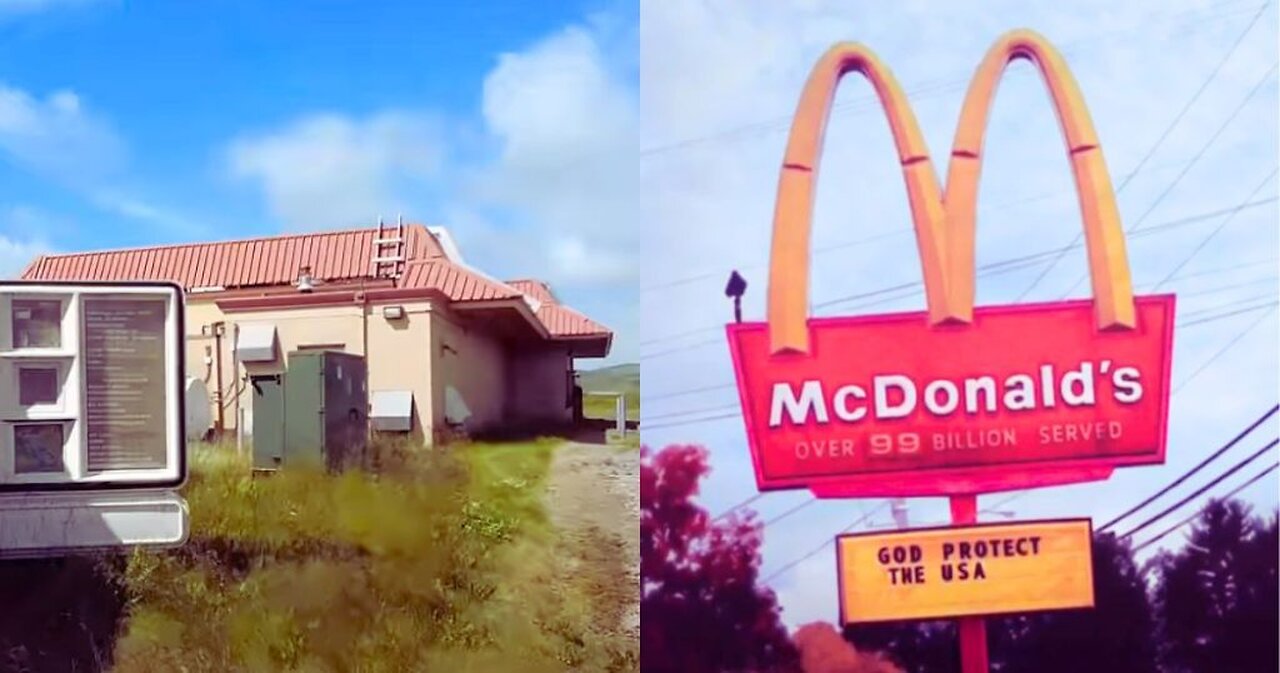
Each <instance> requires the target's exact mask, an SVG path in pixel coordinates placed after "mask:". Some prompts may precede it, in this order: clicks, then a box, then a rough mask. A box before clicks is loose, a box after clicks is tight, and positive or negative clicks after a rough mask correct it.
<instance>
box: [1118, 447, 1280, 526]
mask: <svg viewBox="0 0 1280 673" xmlns="http://www.w3.org/2000/svg"><path fill="white" fill-rule="evenodd" d="M1277 444H1280V438H1278V439H1273V440H1271V441H1270V442H1267V444H1266V445H1265V446H1263V447H1262V448H1261V449H1258V450H1257V451H1255V452H1253V453H1252V454H1250V455H1249V457H1248V458H1245V459H1244V460H1242V461H1240V462H1238V463H1236V464H1235V465H1233V466H1232V467H1231V469H1229V470H1227V471H1226V472H1223V473H1222V474H1220V475H1218V478H1216V479H1214V480H1213V481H1211V482H1209V483H1207V484H1205V485H1204V486H1201V487H1200V488H1198V489H1196V490H1195V491H1194V492H1193V493H1191V495H1188V496H1187V497H1185V498H1183V499H1181V500H1179V501H1178V502H1175V503H1173V504H1172V505H1170V506H1168V507H1166V508H1165V509H1164V510H1162V511H1161V512H1160V513H1159V514H1156V515H1154V516H1152V517H1150V518H1148V519H1147V520H1146V521H1143V522H1142V523H1140V524H1138V525H1137V526H1136V527H1134V528H1133V529H1132V530H1130V531H1129V532H1127V533H1125V534H1124V535H1120V536H1118V537H1122V538H1125V537H1133V535H1134V534H1135V533H1137V532H1138V531H1140V530H1143V529H1145V528H1146V527H1147V526H1150V525H1151V524H1153V523H1155V522H1157V521H1159V520H1160V519H1163V518H1164V517H1166V516H1168V515H1169V514H1170V513H1171V512H1173V511H1175V510H1177V509H1178V508H1179V507H1182V506H1183V505H1185V504H1187V503H1188V502H1191V501H1192V500H1193V499H1195V498H1196V497H1197V496H1199V495H1201V494H1202V493H1204V492H1205V491H1207V490H1209V489H1210V488H1213V487H1214V486H1217V485H1218V484H1219V483H1221V482H1222V480H1224V479H1226V478H1227V477H1230V476H1231V475H1233V474H1235V473H1236V472H1239V471H1240V470H1242V469H1244V468H1245V467H1246V466H1248V465H1249V463H1252V462H1253V461H1255V460H1257V459H1258V458H1261V457H1262V454H1264V453H1266V452H1267V451H1270V450H1271V449H1272V448H1274V447H1275V446H1276V445H1277Z"/></svg>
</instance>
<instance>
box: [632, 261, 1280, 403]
mask: <svg viewBox="0 0 1280 673" xmlns="http://www.w3.org/2000/svg"><path fill="white" fill-rule="evenodd" d="M1277 263H1280V259H1264V260H1258V261H1255V262H1245V263H1243V264H1238V265H1233V266H1225V267H1217V268H1213V269H1206V270H1204V271H1197V272H1195V273H1188V274H1183V275H1181V276H1176V277H1175V278H1174V280H1183V279H1187V278H1203V277H1205V276H1213V275H1220V274H1223V273H1231V272H1234V271H1239V270H1241V269H1248V268H1253V267H1258V266H1273V267H1274V266H1275V265H1276V264H1277ZM1275 282H1276V277H1274V276H1268V277H1266V278H1259V279H1256V280H1251V281H1246V282H1244V283H1236V284H1228V285H1219V286H1216V287H1212V288H1206V289H1203V290H1195V291H1191V292H1179V293H1178V296H1180V297H1191V296H1201V295H1206V294H1215V293H1218V292H1224V291H1227V290H1234V289H1238V288H1241V287H1246V286H1249V285H1258V284H1262V283H1273V284H1274V283H1275ZM1264 317H1265V316H1264ZM1256 324H1257V323H1254V325H1251V327H1252V326H1255V325H1256ZM1243 336H1244V334H1239V335H1237V337H1236V338H1237V339H1239V338H1241V337H1243ZM1230 345H1231V344H1229V345H1228V346H1230ZM1224 351H1225V349H1224ZM1184 384H1185V382H1184ZM736 388H737V384H734V383H722V384H719V385H708V386H700V387H698V388H689V389H686V390H674V391H670V392H666V393H662V394H659V395H650V396H647V397H646V398H645V399H646V400H662V399H670V398H673V397H683V396H685V395H695V394H697V393H705V392H712V391H716V390H731V389H736ZM1174 392H1177V391H1176V389H1175V391H1174ZM723 408H724V409H728V408H730V407H723ZM650 420H653V419H650Z"/></svg>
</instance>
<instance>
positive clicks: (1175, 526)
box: [1133, 462, 1280, 552]
mask: <svg viewBox="0 0 1280 673" xmlns="http://www.w3.org/2000/svg"><path fill="white" fill-rule="evenodd" d="M1276 468H1280V462H1277V463H1273V464H1272V465H1271V467H1268V468H1267V469H1265V470H1262V471H1261V472H1259V473H1257V474H1255V475H1253V477H1251V478H1250V479H1249V480H1248V481H1246V482H1244V483H1243V484H1240V485H1239V486H1237V487H1235V488H1233V489H1231V490H1230V491H1228V492H1227V493H1226V494H1225V495H1223V496H1222V497H1221V498H1217V500H1229V499H1230V498H1231V497H1232V496H1234V495H1235V494H1237V493H1239V492H1240V491H1243V490H1244V489H1246V488H1249V487H1250V486H1252V485H1254V483H1256V482H1257V481H1258V480H1259V479H1262V478H1263V477H1265V476H1267V475H1268V474H1271V473H1272V472H1275V471H1276ZM1212 504H1213V501H1212V500H1210V501H1209V502H1208V503H1206V504H1205V506H1204V507H1201V508H1200V509H1198V510H1196V511H1195V513H1193V514H1192V515H1191V516H1189V517H1187V518H1185V519H1183V520H1181V521H1179V522H1178V523H1175V524H1173V525H1172V526H1169V527H1168V528H1166V529H1164V530H1163V531H1161V532H1160V533H1158V534H1157V535H1156V536H1155V537H1153V538H1151V539H1150V540H1147V541H1146V542H1143V543H1142V544H1140V545H1138V546H1136V547H1134V548H1133V551H1134V552H1138V551H1141V550H1142V549H1144V548H1146V547H1149V546H1151V545H1153V544H1155V543H1156V542H1159V541H1160V540H1161V539H1163V538H1164V537H1165V536H1166V535H1168V534H1170V533H1172V532H1174V531H1176V530H1178V529H1179V528H1182V527H1183V526H1185V525H1187V524H1189V523H1191V522H1192V521H1195V520H1196V518H1197V517H1199V516H1200V515H1201V514H1204V512H1205V510H1207V509H1209V506H1210V505H1212Z"/></svg>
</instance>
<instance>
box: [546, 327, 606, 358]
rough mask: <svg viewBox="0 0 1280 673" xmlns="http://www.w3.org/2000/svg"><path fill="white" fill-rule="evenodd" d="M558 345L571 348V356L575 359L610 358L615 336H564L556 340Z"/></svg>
mask: <svg viewBox="0 0 1280 673" xmlns="http://www.w3.org/2000/svg"><path fill="white" fill-rule="evenodd" d="M555 341H556V343H559V344H565V345H567V346H568V347H569V355H570V356H571V357H575V358H603V357H608V355H609V350H610V349H611V348H612V347H613V334H612V333H610V334H584V335H581V336H562V337H556V338H555Z"/></svg>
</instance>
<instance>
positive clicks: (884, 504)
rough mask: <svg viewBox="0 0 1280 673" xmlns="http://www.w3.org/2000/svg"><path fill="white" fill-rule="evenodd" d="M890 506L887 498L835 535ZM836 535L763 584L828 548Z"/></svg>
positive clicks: (843, 532) (777, 572)
mask: <svg viewBox="0 0 1280 673" xmlns="http://www.w3.org/2000/svg"><path fill="white" fill-rule="evenodd" d="M888 506H889V501H887V500H886V501H885V502H884V503H882V504H881V505H880V506H879V507H876V508H875V509H873V510H871V511H870V512H867V513H866V514H864V515H862V517H861V518H859V519H857V520H856V521H854V522H853V523H851V524H849V525H848V526H845V527H844V528H843V529H841V531H840V532H839V533H836V535H835V536H838V535H844V534H845V533H848V532H849V531H851V530H853V529H854V528H857V527H858V526H859V525H861V524H862V523H863V522H864V521H866V520H868V519H870V518H871V517H872V516H874V515H875V513H876V512H877V511H878V510H881V509H884V508H885V507H888ZM835 536H832V537H831V538H828V539H827V540H826V541H825V542H823V543H822V544H821V545H819V546H817V547H814V548H813V550H811V551H810V552H809V553H807V554H805V555H804V556H801V557H800V558H798V559H796V560H794V561H792V562H790V563H788V564H786V565H784V566H782V567H781V568H779V569H777V570H775V571H774V572H773V573H771V574H770V575H769V576H768V577H766V578H764V580H763V581H762V583H763V584H768V583H770V582H772V581H773V580H775V579H777V577H778V576H779V575H782V574H783V573H785V572H787V571H788V570H791V569H792V568H794V567H796V566H798V565H800V564H801V563H804V562H805V561H808V560H809V559H811V558H813V557H814V556H816V555H817V554H818V553H819V552H821V551H822V550H823V549H826V548H827V545H830V544H831V543H832V542H833V541H834V538H835Z"/></svg>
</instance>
